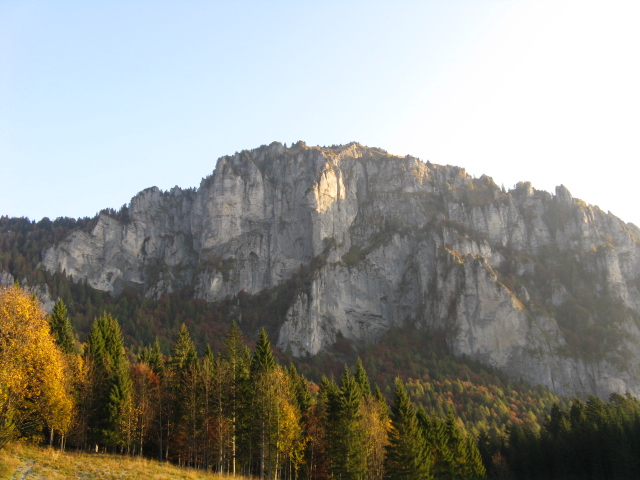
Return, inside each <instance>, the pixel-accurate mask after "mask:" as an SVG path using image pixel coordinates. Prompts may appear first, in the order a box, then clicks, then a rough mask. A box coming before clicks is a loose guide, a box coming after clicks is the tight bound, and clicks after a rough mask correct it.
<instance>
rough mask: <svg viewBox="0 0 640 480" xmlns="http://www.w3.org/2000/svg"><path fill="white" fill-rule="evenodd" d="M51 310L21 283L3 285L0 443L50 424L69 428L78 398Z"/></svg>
mask: <svg viewBox="0 0 640 480" xmlns="http://www.w3.org/2000/svg"><path fill="white" fill-rule="evenodd" d="M65 368H66V364H65V360H64V357H63V354H62V352H61V351H60V350H59V348H58V347H57V346H56V344H55V342H54V340H53V337H52V335H51V331H50V328H49V323H48V322H47V318H46V313H45V312H44V311H43V309H42V306H41V305H40V304H39V302H38V301H37V300H36V299H35V297H34V296H33V295H31V294H29V293H27V292H25V291H24V290H22V289H21V288H20V287H18V286H12V287H0V446H1V445H2V444H3V443H4V442H6V441H7V440H8V439H10V438H12V437H14V436H21V435H22V436H32V435H37V434H39V433H41V432H42V429H43V428H44V427H47V428H49V429H54V430H57V431H62V432H64V431H66V430H67V429H68V428H69V426H70V423H71V418H72V409H73V402H72V398H71V396H70V395H69V389H68V388H67V382H68V381H69V380H68V379H67V378H65Z"/></svg>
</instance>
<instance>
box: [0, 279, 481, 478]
mask: <svg viewBox="0 0 640 480" xmlns="http://www.w3.org/2000/svg"><path fill="white" fill-rule="evenodd" d="M0 415H1V418H0V445H1V444H3V443H6V442H7V441H9V440H11V439H13V438H19V437H26V438H31V439H39V440H40V441H45V442H48V443H49V444H51V445H56V446H59V447H60V448H76V449H82V450H88V451H104V452H112V453H120V454H127V455H140V456H146V457H154V458H158V459H161V460H168V461H172V462H175V463H178V464H180V465H184V466H191V467H196V468H202V469H207V470H212V471H218V472H223V473H229V474H237V475H246V476H248V475H254V476H257V477H260V478H270V479H271V478H273V479H276V478H277V479H295V478H312V479H385V478H390V479H396V478H397V479H429V478H434V477H437V478H483V477H484V476H485V469H484V466H483V464H482V458H481V455H480V451H479V450H478V448H477V446H476V444H475V441H474V440H473V438H472V437H471V436H470V435H468V434H467V433H466V430H465V429H464V427H463V426H462V423H461V422H460V421H459V419H457V418H456V417H455V415H454V413H453V411H452V410H450V411H449V414H448V416H447V418H446V419H439V418H435V417H431V416H429V415H428V414H427V412H426V411H425V410H424V409H416V407H415V406H414V404H413V403H412V402H411V401H410V399H409V396H408V394H407V391H406V389H405V385H404V383H403V382H402V381H401V380H400V379H397V380H396V383H395V390H394V394H393V399H392V401H391V404H390V405H389V404H388V403H387V400H386V399H385V397H384V396H383V394H382V393H381V391H380V389H379V388H377V387H376V388H372V387H371V385H370V381H369V378H368V376H367V373H366V371H365V369H364V367H363V364H362V362H361V361H359V360H358V361H357V363H356V365H354V366H352V367H348V366H346V365H345V367H344V371H343V373H342V375H341V376H340V378H339V379H338V380H335V379H334V378H327V377H323V378H322V381H321V382H320V384H319V385H316V384H314V383H312V382H309V381H308V380H307V379H306V378H305V377H304V376H303V375H301V374H300V373H298V372H297V370H296V368H295V367H294V366H293V365H291V366H288V367H285V366H282V365H280V364H279V363H278V361H277V360H276V357H275V356H274V354H273V351H272V348H271V345H270V342H269V339H268V337H267V334H266V332H265V330H264V329H263V330H261V331H260V334H259V337H258V339H257V341H256V343H255V347H254V348H252V349H250V348H248V347H247V346H246V341H245V339H244V338H243V335H242V332H241V331H240V329H239V328H238V326H237V325H236V324H235V323H234V324H232V325H231V327H230V329H229V330H228V332H227V333H226V335H225V337H224V341H223V347H222V348H221V349H219V351H215V352H214V351H213V350H212V349H211V348H209V347H207V348H206V350H205V352H204V354H203V355H198V353H197V350H196V348H195V346H194V343H193V341H192V339H191V336H190V333H189V330H188V329H187V327H186V326H185V325H183V326H182V327H181V329H180V332H179V334H178V337H177V338H176V339H175V342H174V343H173V345H172V348H171V353H170V355H168V356H165V355H163V353H162V351H161V348H160V345H159V342H158V341H156V342H155V343H154V344H153V345H150V346H147V347H145V348H143V349H141V351H140V352H139V353H138V354H137V355H135V356H132V355H130V354H128V352H127V351H126V350H125V347H124V342H123V337H122V332H121V330H120V326H119V324H118V321H117V320H116V319H115V318H114V317H113V316H111V315H109V314H103V315H101V316H100V317H98V318H97V319H96V320H95V321H94V322H93V325H92V327H91V330H90V333H89V335H88V337H87V341H86V343H84V344H82V345H80V344H78V342H77V341H76V337H75V332H74V330H73V328H72V326H71V323H70V321H69V318H68V315H67V312H66V307H65V305H64V303H63V302H61V301H60V302H58V303H57V304H56V306H55V308H54V310H53V313H52V314H51V315H46V314H45V313H44V312H43V310H42V308H41V306H40V305H39V304H38V302H37V300H36V299H35V297H34V296H32V295H30V294H28V293H27V292H25V291H23V290H22V289H20V288H19V287H18V286H13V287H9V288H2V289H0Z"/></svg>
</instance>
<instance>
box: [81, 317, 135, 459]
mask: <svg viewBox="0 0 640 480" xmlns="http://www.w3.org/2000/svg"><path fill="white" fill-rule="evenodd" d="M86 359H87V362H88V363H89V364H90V365H91V372H92V378H91V405H92V409H91V413H90V418H89V434H90V438H91V440H92V441H93V442H94V443H96V444H98V445H102V446H106V447H116V446H128V445H129V444H130V440H131V439H130V438H129V435H130V432H131V430H130V427H131V416H132V414H133V384H132V381H131V376H130V373H129V362H128V360H127V357H126V355H125V351H124V344H123V339H122V332H121V331H120V325H119V324H118V321H117V320H116V319H115V318H113V317H112V316H111V315H109V314H103V315H102V316H101V317H100V318H98V319H97V320H96V321H94V323H93V326H92V328H91V332H90V333H89V337H88V339H87V350H86Z"/></svg>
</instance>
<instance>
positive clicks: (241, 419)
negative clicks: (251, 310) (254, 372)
mask: <svg viewBox="0 0 640 480" xmlns="http://www.w3.org/2000/svg"><path fill="white" fill-rule="evenodd" d="M222 357H223V359H224V361H225V362H226V364H227V368H228V376H229V378H228V383H227V384H226V388H225V391H224V392H222V393H223V394H224V415H225V417H226V418H228V420H229V426H230V431H229V436H230V439H229V441H230V450H231V452H230V456H231V458H230V468H229V471H230V473H232V474H233V475H235V474H236V472H237V468H238V465H237V463H238V457H239V454H238V446H239V445H241V444H242V445H243V446H246V448H244V449H243V452H248V451H249V448H248V447H249V444H250V441H249V438H250V423H249V422H250V420H251V415H250V414H249V408H248V401H249V400H248V398H249V397H250V395H249V391H250V382H249V365H250V362H251V357H250V354H249V349H248V348H247V347H245V346H244V342H243V337H242V332H241V331H240V328H238V324H237V323H236V322H235V320H234V321H233V322H232V323H231V328H230V329H229V332H228V333H227V335H226V337H225V339H224V351H223V353H222Z"/></svg>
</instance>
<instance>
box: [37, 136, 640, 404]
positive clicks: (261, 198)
mask: <svg viewBox="0 0 640 480" xmlns="http://www.w3.org/2000/svg"><path fill="white" fill-rule="evenodd" d="M639 243H640V230H638V228H637V227H635V226H634V225H631V224H625V223H624V222H623V221H621V220H620V219H618V218H616V217H615V216H613V215H611V214H605V213H604V212H602V211H601V210H599V209H598V208H597V207H593V206H589V205H586V204H585V203H584V202H582V201H581V200H577V199H574V198H573V197H572V196H571V194H570V193H569V191H568V190H567V189H566V188H565V187H563V186H560V187H558V188H557V189H556V193H555V195H551V194H549V193H547V192H544V191H537V190H535V189H534V188H533V187H532V186H531V185H530V184H528V183H521V184H518V185H517V186H516V187H515V188H514V189H512V190H510V191H504V190H503V189H500V188H498V187H497V186H496V185H495V184H494V183H493V181H492V180H491V179H490V178H489V177H486V176H483V177H481V178H472V177H470V176H469V175H467V174H466V173H465V171H464V170H463V169H461V168H458V167H451V166H438V165H433V164H431V163H428V162H427V163H424V162H422V161H420V160H418V159H416V158H412V157H409V156H407V157H398V156H395V155H390V154H388V153H386V152H384V151H383V150H380V149H375V148H368V147H364V146H361V145H358V144H355V143H354V144H349V145H347V146H340V147H332V148H320V147H307V146H306V145H305V144H304V143H302V142H299V143H298V144H295V145H293V146H292V147H291V148H286V147H284V146H283V145H281V144H279V143H273V144H271V145H269V146H263V147H260V148H258V149H255V150H252V151H243V152H240V153H238V154H236V155H234V156H228V157H223V158H221V159H220V160H219V161H218V164H217V166H216V169H215V171H214V172H213V174H212V175H211V176H210V177H208V178H205V179H204V180H203V181H202V183H201V185H200V187H199V188H198V189H197V190H181V189H179V188H177V187H176V188H174V189H172V190H171V191H169V192H161V191H160V190H158V189H157V188H150V189H147V190H145V191H143V192H141V193H139V194H138V195H137V196H136V197H134V198H133V199H132V200H131V204H130V205H129V206H128V211H127V216H126V218H113V217H112V216H109V215H107V214H102V215H100V217H99V218H98V219H97V223H96V224H95V226H94V227H93V229H92V230H91V231H90V232H87V231H80V230H78V231H75V232H74V233H72V234H71V235H70V236H69V237H68V238H66V239H65V240H64V241H62V242H60V243H59V244H58V245H56V246H55V247H53V248H51V249H49V250H47V251H46V252H45V253H44V257H43V262H42V263H43V265H44V267H45V268H46V269H48V270H49V271H66V273H67V274H68V275H71V276H72V277H73V278H74V279H75V280H86V281H87V282H88V284H89V285H91V286H92V287H95V288H98V289H101V290H105V291H110V292H115V293H117V292H119V291H121V290H122V289H124V288H134V289H138V290H139V291H140V292H141V294H144V295H147V296H150V297H155V298H157V297H160V296H162V295H164V294H166V293H169V292H171V291H174V290H177V289H180V288H183V287H186V286H192V287H194V288H195V292H196V293H195V294H196V296H197V297H199V298H203V299H205V300H207V301H210V302H213V301H217V300H221V299H223V298H225V297H227V296H230V295H235V294H237V293H239V292H240V291H243V290H244V292H246V293H249V294H256V293H258V292H260V291H262V290H264V289H271V288H275V287H277V286H278V285H281V284H282V283H283V282H285V281H286V280H287V279H289V278H291V277H292V276H294V275H295V274H296V272H298V271H299V269H300V268H301V266H305V267H307V268H311V273H310V276H311V280H310V282H309V285H308V286H307V287H305V288H300V289H299V291H298V292H297V294H296V295H295V297H294V300H293V302H292V303H291V305H290V306H289V308H288V311H287V313H286V316H285V317H284V318H282V319H281V327H280V331H279V337H278V345H279V346H280V347H281V348H283V349H290V350H291V351H292V352H293V353H294V354H295V355H304V354H316V353H318V352H320V351H321V350H322V349H323V348H325V347H326V346H328V345H330V344H332V343H333V342H334V341H335V340H336V336H337V335H338V334H342V335H343V336H344V337H346V338H348V339H351V340H353V341H354V342H356V343H367V342H375V341H376V340H377V339H379V338H380V336H381V335H382V334H383V333H384V332H385V331H386V330H388V329H389V328H390V327H392V326H402V325H405V324H407V323H410V324H414V325H416V326H419V327H422V328H433V329H438V330H442V331H444V332H446V335H447V339H448V342H449V344H450V346H451V348H452V350H453V351H454V352H455V353H456V354H458V355H466V356H469V357H471V358H474V359H477V360H479V361H481V362H484V363H486V364H488V365H491V366H493V367H497V368H500V369H502V370H504V371H505V372H507V373H508V374H510V375H511V376H513V377H515V378H523V379H526V380H528V381H530V382H533V383H536V384H543V385H546V386H548V387H550V388H552V389H553V390H554V391H556V392H558V393H564V394H579V395H584V394H591V393H594V394H597V395H600V396H607V395H608V394H609V393H611V392H621V393H624V392H625V391H630V392H631V393H633V394H634V395H636V396H640V355H639V353H640V329H639V325H640V292H639V288H640V279H639V278H640V277H639V276H640V248H639V246H638V245H639ZM310 265H311V266H312V267H309V266H310Z"/></svg>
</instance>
